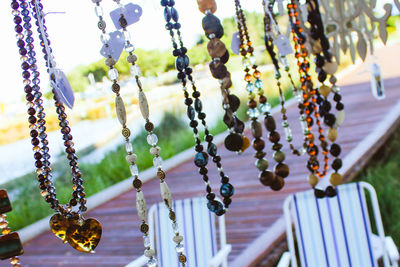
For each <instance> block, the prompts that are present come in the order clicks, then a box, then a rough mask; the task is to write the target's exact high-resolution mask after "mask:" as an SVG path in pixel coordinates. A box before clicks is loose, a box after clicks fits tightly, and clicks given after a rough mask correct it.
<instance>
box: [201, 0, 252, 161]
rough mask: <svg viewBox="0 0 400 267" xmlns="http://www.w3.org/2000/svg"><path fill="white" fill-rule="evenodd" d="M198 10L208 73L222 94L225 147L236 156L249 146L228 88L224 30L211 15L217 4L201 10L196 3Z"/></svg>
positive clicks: (237, 102)
mask: <svg viewBox="0 0 400 267" xmlns="http://www.w3.org/2000/svg"><path fill="white" fill-rule="evenodd" d="M197 3H198V5H199V9H200V11H201V12H202V13H204V14H205V17H204V18H203V23H202V24H203V29H204V31H205V34H206V36H207V38H208V39H210V42H209V43H208V45H207V49H208V53H209V54H210V56H211V57H212V61H211V62H210V71H211V74H212V76H213V77H214V78H215V79H218V80H219V82H220V89H221V93H222V99H223V102H222V106H223V108H224V110H225V115H224V118H223V122H224V123H225V124H226V126H227V127H228V129H229V132H230V134H229V135H228V136H227V137H226V138H225V142H224V143H225V147H226V148H227V149H228V150H230V151H233V152H237V153H238V154H240V153H242V152H243V151H244V150H245V149H247V147H248V146H249V145H250V141H249V139H248V138H247V137H245V136H243V131H244V128H245V125H244V123H243V122H242V121H241V120H240V119H239V118H238V117H237V115H236V111H237V109H238V108H239V106H240V99H239V98H238V97H237V96H236V95H234V94H231V92H230V90H229V88H230V87H232V80H231V73H230V72H229V71H228V70H227V68H226V66H225V64H226V63H227V62H228V60H229V52H228V50H227V49H226V46H225V44H224V43H223V42H222V41H221V40H220V38H221V37H222V36H223V33H224V29H223V26H222V24H221V21H220V20H219V19H218V18H217V17H216V16H215V15H213V13H214V12H215V11H216V9H217V8H216V7H217V4H216V3H215V1H214V0H212V1H210V2H209V3H207V7H208V8H210V9H202V8H203V7H204V6H202V5H204V3H202V2H199V1H197Z"/></svg>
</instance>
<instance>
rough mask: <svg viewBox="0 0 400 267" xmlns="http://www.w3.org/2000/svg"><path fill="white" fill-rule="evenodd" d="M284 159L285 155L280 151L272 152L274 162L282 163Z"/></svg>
mask: <svg viewBox="0 0 400 267" xmlns="http://www.w3.org/2000/svg"><path fill="white" fill-rule="evenodd" d="M285 158H286V155H285V153H284V152H282V151H275V152H274V160H275V161H276V162H279V163H280V162H283V161H284V160H285Z"/></svg>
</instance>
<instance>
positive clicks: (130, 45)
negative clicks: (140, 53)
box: [125, 43, 135, 53]
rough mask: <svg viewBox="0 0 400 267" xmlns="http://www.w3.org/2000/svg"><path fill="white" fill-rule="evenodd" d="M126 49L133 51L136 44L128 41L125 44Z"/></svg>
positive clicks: (129, 51)
mask: <svg viewBox="0 0 400 267" xmlns="http://www.w3.org/2000/svg"><path fill="white" fill-rule="evenodd" d="M125 51H126V52H128V53H132V52H133V51H135V46H134V45H133V44H131V43H127V44H126V45H125Z"/></svg>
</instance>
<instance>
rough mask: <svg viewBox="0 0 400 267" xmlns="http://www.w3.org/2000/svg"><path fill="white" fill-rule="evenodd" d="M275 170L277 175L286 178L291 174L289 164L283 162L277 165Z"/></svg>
mask: <svg viewBox="0 0 400 267" xmlns="http://www.w3.org/2000/svg"><path fill="white" fill-rule="evenodd" d="M274 172H275V174H276V175H278V176H280V177H282V178H286V177H288V176H289V166H288V165H286V164H283V163H279V164H277V165H276V166H275V168H274Z"/></svg>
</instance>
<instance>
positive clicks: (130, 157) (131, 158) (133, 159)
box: [125, 154, 137, 164]
mask: <svg viewBox="0 0 400 267" xmlns="http://www.w3.org/2000/svg"><path fill="white" fill-rule="evenodd" d="M125 159H126V161H127V162H128V163H130V164H134V163H135V162H136V159H137V156H136V154H131V155H127V156H126V157H125Z"/></svg>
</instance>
